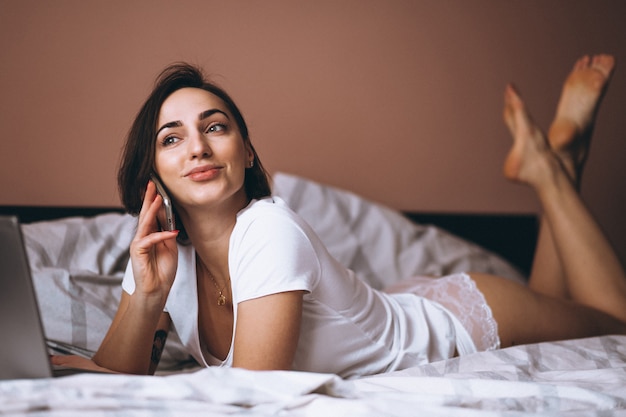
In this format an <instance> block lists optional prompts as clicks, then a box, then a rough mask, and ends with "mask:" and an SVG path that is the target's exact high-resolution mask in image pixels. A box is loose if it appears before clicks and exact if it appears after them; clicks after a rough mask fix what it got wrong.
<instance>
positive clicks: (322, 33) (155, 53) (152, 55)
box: [0, 0, 626, 259]
mask: <svg viewBox="0 0 626 417" xmlns="http://www.w3.org/2000/svg"><path fill="white" fill-rule="evenodd" d="M624 16H626V2H623V1H621V0H615V1H607V0H600V1H598V0H590V1H556V0H548V1H545V0H536V1H528V0H523V1H522V0H511V1H501V0H472V1H467V0H448V1H438V0H432V1H417V0H415V1H380V0H376V1H374V0H338V1H311V2H304V1H291V0H269V1H210V0H182V1H162V0H161V1H159V0H142V1H132V0H131V1H101V0H91V1H83V0H55V1H32V0H31V1H23V0H0V56H1V60H0V124H1V126H2V133H3V135H2V145H3V146H2V148H1V150H0V191H1V192H0V204H37V205H51V204H52V205H118V204H119V202H118V198H117V195H116V187H115V172H116V168H117V163H118V159H119V151H120V147H121V145H122V141H123V137H124V134H125V132H126V131H127V129H128V126H129V124H130V121H131V119H132V117H133V116H134V114H135V112H136V111H137V109H138V106H139V104H140V103H141V101H142V100H143V98H144V97H145V95H146V94H147V92H148V90H149V89H150V86H151V83H152V81H153V79H154V77H155V75H156V74H157V73H158V72H159V71H160V70H161V69H162V68H163V67H164V66H165V65H166V64H168V63H170V62H172V61H178V60H187V61H191V62H193V63H197V64H200V65H202V66H203V67H204V68H206V69H207V70H208V71H209V72H210V73H211V74H213V76H214V79H215V80H216V81H217V82H218V83H220V84H221V85H222V86H224V87H225V88H226V89H227V90H228V91H230V92H231V94H232V95H233V96H234V97H235V99H236V100H237V101H238V103H239V105H240V107H241V108H242V110H243V112H244V114H245V115H246V116H247V119H248V122H249V125H250V128H251V131H252V136H253V141H254V143H255V146H256V147H257V150H258V151H259V152H260V154H261V157H262V159H263V161H264V163H265V164H266V166H267V167H268V168H269V169H270V170H271V171H272V172H275V171H279V170H281V171H288V172H292V173H296V174H300V175H304V176H307V177H310V178H312V179H315V180H319V181H323V182H327V183H330V184H334V185H337V186H340V187H344V188H348V189H351V190H353V191H356V192H358V193H360V194H362V195H364V196H366V197H369V198H371V199H374V200H377V201H380V202H382V203H385V204H388V205H390V206H393V207H396V208H399V209H411V210H424V211H433V210H443V211H472V212H524V213H526V212H535V211H537V208H538V206H537V204H536V201H535V199H534V196H533V195H532V193H531V192H530V191H528V190H526V189H525V188H524V187H521V186H518V185H511V184H509V183H507V182H506V181H505V180H504V179H502V178H501V175H500V170H501V162H502V159H503V157H504V155H505V154H506V151H507V149H508V146H509V142H510V139H509V136H508V134H507V133H506V131H505V129H504V127H503V125H502V123H501V120H500V116H501V101H502V100H501V97H502V90H503V87H504V85H505V84H506V83H507V82H508V81H510V80H514V81H515V82H516V83H517V85H518V86H519V88H520V89H521V90H522V92H523V94H524V95H525V97H526V98H527V101H528V102H529V105H530V107H531V109H533V112H534V113H535V115H536V119H537V120H538V121H539V122H540V123H541V124H542V125H543V126H547V124H548V123H549V120H550V118H551V116H552V114H553V109H554V107H555V104H556V100H557V98H558V94H559V91H560V84H561V81H562V79H563V77H564V76H565V75H566V74H567V72H568V70H569V68H570V66H571V64H572V62H573V61H574V59H575V58H577V57H578V56H580V55H582V54H585V53H595V52H610V53H613V54H615V55H616V56H617V58H618V62H620V61H622V62H623V61H626V59H625V58H626V42H625V41H624V40H625V39H626V24H625V21H624ZM624 108H626V70H623V69H622V68H618V71H617V73H616V76H615V78H614V80H613V85H612V87H611V90H610V91H609V93H608V95H607V97H606V100H605V105H604V106H603V109H602V111H601V113H600V117H599V124H598V126H597V129H596V137H595V142H594V144H593V150H592V155H591V160H590V162H589V164H588V167H587V170H586V178H585V182H584V184H583V195H584V197H585V199H586V200H587V201H588V203H589V205H590V207H591V208H592V210H593V212H594V213H595V214H596V215H597V217H598V218H599V220H600V222H601V224H602V225H603V226H604V227H605V228H606V229H607V230H608V232H609V235H610V237H611V239H612V240H613V241H614V243H615V244H616V245H617V246H618V248H619V251H620V254H621V256H622V259H626V219H625V218H624V217H625V216H624V213H626V175H625V174H626V167H625V166H624V164H623V163H622V162H623V160H624V156H625V154H626V146H624V145H625V144H626V124H625V123H624V122H623V117H624V111H623V109H624ZM513 238H514V237H513Z"/></svg>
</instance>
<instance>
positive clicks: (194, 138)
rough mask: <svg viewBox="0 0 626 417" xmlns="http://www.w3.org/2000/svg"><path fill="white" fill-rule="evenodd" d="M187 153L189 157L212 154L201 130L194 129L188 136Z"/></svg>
mask: <svg viewBox="0 0 626 417" xmlns="http://www.w3.org/2000/svg"><path fill="white" fill-rule="evenodd" d="M188 143H189V155H190V157H191V159H196V158H200V159H201V158H206V157H209V156H211V155H212V154H213V151H212V150H211V147H210V146H209V141H208V140H207V138H206V137H205V136H204V135H203V134H202V132H201V131H197V130H194V131H193V132H192V133H191V134H190V135H189V138H188Z"/></svg>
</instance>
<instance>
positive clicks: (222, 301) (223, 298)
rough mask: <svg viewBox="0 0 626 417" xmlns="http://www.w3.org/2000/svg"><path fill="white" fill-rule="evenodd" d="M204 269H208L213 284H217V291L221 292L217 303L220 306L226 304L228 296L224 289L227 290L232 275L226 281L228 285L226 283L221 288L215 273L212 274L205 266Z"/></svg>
mask: <svg viewBox="0 0 626 417" xmlns="http://www.w3.org/2000/svg"><path fill="white" fill-rule="evenodd" d="M204 270H205V271H206V273H207V275H208V276H209V278H211V281H213V285H215V288H216V289H217V292H218V293H219V296H218V297H217V305H218V306H223V305H226V296H225V295H224V290H226V286H227V285H228V283H229V282H230V277H228V281H227V282H226V285H224V288H222V289H220V286H219V285H217V281H215V278H213V275H211V273H210V272H209V270H208V269H207V268H206V267H204Z"/></svg>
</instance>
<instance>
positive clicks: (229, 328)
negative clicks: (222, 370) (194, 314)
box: [198, 277, 234, 360]
mask: <svg viewBox="0 0 626 417" xmlns="http://www.w3.org/2000/svg"><path fill="white" fill-rule="evenodd" d="M231 294H232V292H231V290H230V288H225V289H223V290H222V291H221V294H220V292H219V291H218V289H217V288H216V286H215V285H214V284H213V282H211V281H210V280H208V279H206V277H205V278H201V277H199V278H198V332H199V337H200V344H201V346H203V347H204V348H205V349H206V350H207V351H208V352H209V353H210V354H211V355H213V356H214V357H216V358H217V359H219V360H224V359H226V357H227V356H228V352H229V350H230V346H231V342H232V338H233V325H234V314H233V304H232V297H231ZM220 299H221V300H224V303H223V304H222V302H221V300H220Z"/></svg>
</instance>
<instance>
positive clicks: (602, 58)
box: [529, 55, 615, 298]
mask: <svg viewBox="0 0 626 417" xmlns="http://www.w3.org/2000/svg"><path fill="white" fill-rule="evenodd" d="M614 66H615V60H614V58H613V57H612V56H609V55H596V56H594V57H589V56H584V57H582V58H580V59H579V60H578V61H576V63H575V64H574V67H573V68H572V70H571V72H570V74H569V75H568V77H567V78H566V80H565V83H564V85H563V90H562V93H561V97H560V99H559V104H558V107H557V112H556V115H555V118H554V120H553V122H552V125H551V127H550V131H549V133H548V142H549V144H550V147H551V148H552V150H553V151H555V153H556V155H557V156H558V158H559V159H560V161H561V163H562V164H563V167H564V168H565V169H566V171H567V173H568V175H569V176H570V178H571V180H572V182H573V184H574V186H575V187H576V188H577V189H580V183H581V176H582V170H583V167H584V163H585V161H586V159H587V156H588V152H589V144H590V141H591V135H592V132H593V127H594V123H595V117H596V114H597V111H598V108H599V106H600V103H601V101H602V97H603V96H604V93H605V91H606V87H607V86H608V82H609V80H610V78H611V75H612V73H613V69H614ZM529 286H530V288H531V289H533V290H535V291H538V292H541V293H542V294H546V295H551V296H555V297H560V298H569V297H570V294H569V290H568V284H567V281H566V277H565V272H564V269H563V266H562V261H561V259H560V257H559V254H558V253H557V250H556V246H555V242H554V239H553V236H552V231H551V229H550V225H549V222H548V220H547V219H546V217H545V216H542V219H541V226H540V229H539V237H538V240H537V249H536V252H535V259H534V261H533V268H532V271H531V275H530V279H529Z"/></svg>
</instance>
